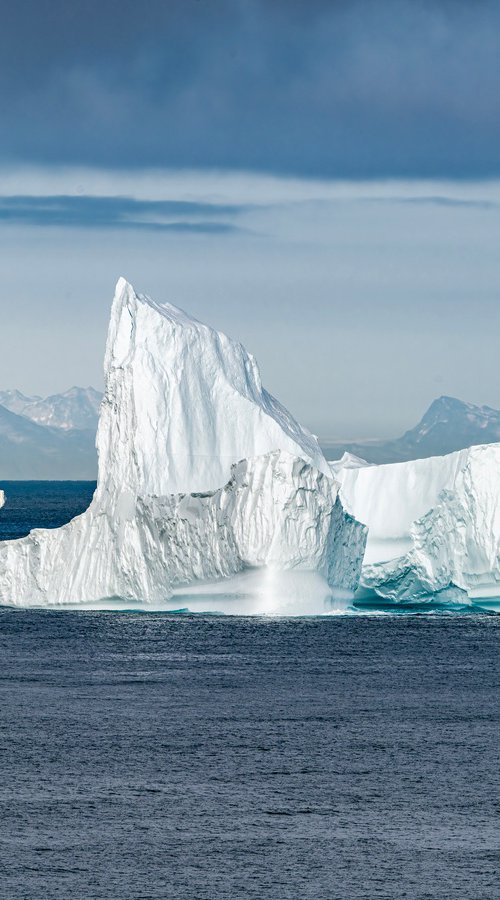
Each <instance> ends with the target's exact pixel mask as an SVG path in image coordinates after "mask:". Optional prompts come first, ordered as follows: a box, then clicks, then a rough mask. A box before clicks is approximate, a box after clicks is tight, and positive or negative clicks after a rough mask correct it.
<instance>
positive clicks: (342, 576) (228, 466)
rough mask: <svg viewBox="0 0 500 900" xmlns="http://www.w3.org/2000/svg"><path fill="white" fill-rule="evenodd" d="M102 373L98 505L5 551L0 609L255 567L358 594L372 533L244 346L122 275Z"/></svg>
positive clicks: (146, 593) (130, 596) (159, 592)
mask: <svg viewBox="0 0 500 900" xmlns="http://www.w3.org/2000/svg"><path fill="white" fill-rule="evenodd" d="M105 376H106V392H105V397H104V400H103V403H102V407H101V415H100V422H99V428H98V435H97V448H98V453H99V476H98V484H97V490H96V493H95V495H94V499H93V501H92V504H91V506H90V508H89V509H88V510H87V512H86V513H84V514H83V515H81V516H79V517H77V518H76V519H74V520H73V521H72V522H70V523H69V524H68V525H66V526H64V527H63V528H60V529H56V530H53V531H48V530H35V531H33V532H32V533H31V534H30V535H29V536H28V537H27V538H24V539H22V540H19V541H8V542H3V543H2V544H0V601H1V602H3V603H10V604H19V605H41V604H42V605H43V604H45V605H52V604H57V603H71V604H73V603H95V602H100V601H110V600H112V598H120V600H121V601H124V600H125V601H130V602H139V603H140V602H149V603H161V602H164V601H166V600H167V599H168V598H169V597H170V596H171V595H172V593H173V591H174V590H175V589H176V588H178V587H179V586H182V585H188V584H190V583H192V582H195V581H199V580H202V581H210V580H214V579H220V578H224V577H228V576H230V575H234V574H236V573H238V572H242V571H245V570H246V569H248V568H251V567H265V568H266V571H269V572H273V571H274V572H277V571H279V570H283V569H294V570H298V571H302V572H315V573H317V574H318V577H319V578H321V579H323V584H324V586H325V590H326V592H327V593H328V586H330V588H334V589H339V590H340V591H341V592H342V591H344V592H349V591H353V590H354V589H355V588H356V586H357V583H358V580H359V574H360V569H361V561H362V558H363V552H364V546H365V541H366V530H365V529H364V528H363V526H361V525H360V524H359V523H358V522H356V521H355V520H354V519H353V518H352V517H351V516H349V515H348V514H346V513H345V511H344V509H343V507H342V504H341V502H340V500H339V498H338V486H337V483H336V482H335V480H334V479H333V478H332V475H331V471H330V469H329V467H328V464H327V463H326V461H325V459H324V457H323V454H322V453H321V450H320V448H319V445H318V444H317V441H316V439H315V438H314V437H313V435H311V434H310V433H309V432H307V431H306V430H305V429H302V428H301V427H300V426H299V425H298V423H297V422H295V420H294V419H293V418H292V417H291V416H290V414H289V413H288V412H287V411H286V410H285V409H284V408H283V407H282V406H281V405H280V404H279V403H278V402H277V401H276V400H275V399H274V398H273V397H271V396H270V395H269V394H268V393H267V392H266V391H265V390H264V389H263V387H262V385H261V381H260V374H259V371H258V368H257V364H256V362H255V360H254V359H253V357H251V356H250V355H249V354H248V353H247V352H246V351H245V350H244V348H243V347H242V346H241V345H240V344H237V343H235V342H233V341H232V340H230V339H229V338H228V337H226V336H225V335H223V334H220V333H218V332H216V331H213V330H212V329H211V328H209V327H208V326H206V325H202V324H201V323H199V322H197V321H195V320H194V319H191V318H190V317H189V316H187V315H186V314H185V313H183V312H182V311H181V310H179V309H177V308H176V307H174V306H170V305H165V306H161V305H159V304H157V303H155V302H154V301H152V300H150V299H149V298H147V297H144V296H141V295H137V294H136V293H135V292H134V290H133V288H132V287H131V286H130V285H129V284H128V283H127V282H125V281H124V280H123V279H120V281H119V282H118V285H117V289H116V294H115V299H114V303H113V307H112V313H111V322H110V327H109V333H108V342H107V348H106V356H105ZM217 608H220V604H219V606H217Z"/></svg>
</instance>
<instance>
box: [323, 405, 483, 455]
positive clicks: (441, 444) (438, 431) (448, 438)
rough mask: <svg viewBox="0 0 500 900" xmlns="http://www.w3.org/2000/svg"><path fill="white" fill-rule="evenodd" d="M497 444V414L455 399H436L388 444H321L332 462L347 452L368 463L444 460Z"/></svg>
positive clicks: (370, 442) (381, 442) (384, 442)
mask: <svg viewBox="0 0 500 900" xmlns="http://www.w3.org/2000/svg"><path fill="white" fill-rule="evenodd" d="M496 441H500V411H499V410H497V409H492V408H491V407H489V406H475V405H474V404H473V403H466V402H464V401H463V400H457V399H455V398H454V397H439V398H438V399H437V400H434V402H433V403H431V405H430V407H429V409H428V410H427V412H426V413H425V415H424V416H423V418H422V419H421V420H420V422H419V423H418V425H416V426H415V428H411V429H410V430H409V431H407V432H406V433H405V434H404V435H403V436H402V437H400V438H395V439H394V440H388V441H366V442H361V441H360V442H359V443H340V442H339V443H333V442H332V443H328V444H327V443H324V444H323V448H324V450H325V453H326V454H327V456H328V457H329V458H331V459H333V458H340V457H341V456H342V454H343V453H344V452H345V451H347V452H349V453H354V454H355V455H356V456H360V457H361V458H362V459H364V460H366V461H367V462H370V463H378V464H380V463H390V462H405V461H406V460H410V459H425V458H427V457H430V456H443V455H444V454H446V453H453V452H454V451H455V450H464V449H465V448H467V447H472V446H475V445H477V444H492V443H495V442H496Z"/></svg>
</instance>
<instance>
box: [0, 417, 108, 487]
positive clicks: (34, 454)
mask: <svg viewBox="0 0 500 900" xmlns="http://www.w3.org/2000/svg"><path fill="white" fill-rule="evenodd" d="M96 471H97V457H96V450H95V431H94V429H80V430H76V429H71V430H62V429H57V428H47V427H46V426H44V425H38V424H37V423H36V422H32V421H31V420H30V419H28V418H26V417H25V416H20V415H17V414H16V413H13V412H11V411H10V410H9V409H6V408H5V407H4V406H0V478H1V479H5V480H11V479H12V480H30V479H35V480H36V479H40V480H66V479H68V480H71V479H74V480H80V479H81V480H86V479H89V480H93V479H94V478H95V477H96Z"/></svg>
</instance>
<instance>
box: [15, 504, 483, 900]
mask: <svg viewBox="0 0 500 900" xmlns="http://www.w3.org/2000/svg"><path fill="white" fill-rule="evenodd" d="M6 511H7V507H6V509H5V510H3V511H2V513H1V514H0V515H3V514H4V513H5V512H6ZM499 651H500V617H498V616H494V615H487V614H483V615H481V614H474V615H406V616H389V615H387V616H376V615H374V616H366V615H360V616H351V617H323V618H321V617H320V618H312V617H311V618H302V619H300V618H297V619H258V618H235V617H223V616H192V615H177V616H175V615H167V614H157V613H149V614H139V613H125V612H90V611H86V612H70V611H65V612H53V611H42V610H12V609H0V660H1V668H0V788H1V790H0V886H1V887H0V896H1V897H2V898H3V897H5V898H9V900H10V898H15V900H17V898H23V900H24V898H30V900H31V898H33V900H46V898H47V900H48V898H58V900H59V898H61V900H63V898H64V900H67V898H95V900H108V898H113V900H115V898H120V900H146V898H155V900H156V898H180V900H182V898H196V900H216V898H224V900H225V898H227V900H230V898H231V900H233V898H242V900H243V898H255V900H262V898H272V900H281V898H283V900H285V898H287V900H288V898H290V900H291V898H293V900H295V898H299V900H301V898H307V900H319V898H331V900H337V898H338V900H359V898H363V900H372V898H384V900H389V898H398V900H399V898H409V900H423V898H428V900H444V898H446V900H459V898H460V900H462V898H466V900H490V898H491V900H493V898H494V900H498V897H499V896H500V829H499V815H500V792H499V788H500V773H499V767H498V746H499V737H500V703H499V696H500V690H499V689H500V654H499Z"/></svg>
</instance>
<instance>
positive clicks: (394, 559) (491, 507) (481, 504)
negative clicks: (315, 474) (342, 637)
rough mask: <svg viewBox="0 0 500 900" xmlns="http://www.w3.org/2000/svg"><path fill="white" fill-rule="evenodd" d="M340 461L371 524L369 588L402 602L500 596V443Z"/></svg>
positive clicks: (340, 473)
mask: <svg viewBox="0 0 500 900" xmlns="http://www.w3.org/2000/svg"><path fill="white" fill-rule="evenodd" d="M353 460H354V458H353V457H352V456H350V457H349V458H348V459H346V460H345V461H344V464H342V460H341V461H340V462H337V463H333V464H332V465H333V470H334V471H335V477H336V478H337V479H338V481H339V482H340V484H341V490H340V497H341V500H342V502H343V505H344V507H345V508H346V510H348V512H350V513H351V515H353V516H355V517H356V519H359V520H360V521H361V522H363V523H364V524H366V525H367V526H368V529H369V531H368V542H367V547H366V555H365V560H364V565H363V569H362V575H361V588H362V589H364V590H365V591H368V592H369V591H371V592H375V593H376V594H378V595H379V596H381V597H383V598H385V599H386V600H388V601H390V602H394V603H398V604H405V603H412V604H413V603H416V602H417V603H418V602H429V601H432V602H443V603H470V602H473V601H474V600H480V599H488V598H492V597H498V596H499V595H500V444H488V445H480V446H475V447H471V448H469V449H468V450H461V451H458V452H455V453H450V454H448V455H447V456H440V457H431V458H428V459H422V460H412V461H410V462H404V463H394V464H388V465H381V466H372V465H366V464H365V463H364V462H363V461H362V460H360V461H359V464H358V465H355V463H354V462H353Z"/></svg>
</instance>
